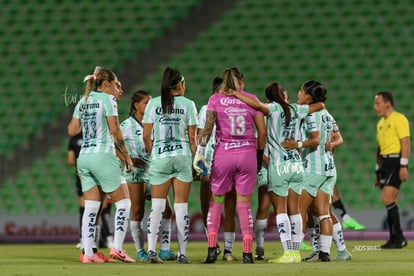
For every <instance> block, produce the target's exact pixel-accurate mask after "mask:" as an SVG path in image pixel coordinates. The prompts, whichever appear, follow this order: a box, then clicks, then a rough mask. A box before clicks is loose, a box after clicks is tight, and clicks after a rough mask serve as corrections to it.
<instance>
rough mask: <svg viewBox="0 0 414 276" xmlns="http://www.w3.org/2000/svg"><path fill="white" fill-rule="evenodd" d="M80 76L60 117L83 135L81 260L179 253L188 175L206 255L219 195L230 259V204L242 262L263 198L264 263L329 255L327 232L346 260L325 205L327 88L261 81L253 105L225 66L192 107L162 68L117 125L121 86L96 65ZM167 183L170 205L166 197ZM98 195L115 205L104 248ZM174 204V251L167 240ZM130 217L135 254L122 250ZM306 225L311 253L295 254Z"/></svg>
mask: <svg viewBox="0 0 414 276" xmlns="http://www.w3.org/2000/svg"><path fill="white" fill-rule="evenodd" d="M84 81H85V82H86V89H85V94H84V97H82V98H81V99H80V101H79V102H78V104H77V105H76V107H75V110H74V113H73V118H72V120H71V122H70V123H69V125H68V133H69V135H70V136H73V135H76V134H78V133H79V132H81V131H82V133H83V143H82V147H81V151H80V154H79V158H78V160H77V172H78V174H79V177H80V179H81V185H82V191H83V196H84V198H85V209H84V214H83V219H82V225H81V237H82V253H81V255H80V261H81V262H82V263H95V262H97V263H101V262H114V261H115V259H117V260H120V261H123V262H129V263H132V262H135V261H136V260H142V261H149V262H152V263H162V262H164V261H165V260H178V262H179V263H183V264H184V263H188V262H189V260H188V257H187V251H186V249H187V243H188V237H189V214H188V200H189V193H190V187H191V182H192V181H194V180H200V181H201V185H200V201H201V211H202V213H203V221H204V224H205V229H206V235H207V240H208V250H207V257H206V258H205V260H204V262H205V263H215V262H216V260H217V257H218V255H219V254H221V249H220V247H219V245H218V234H219V229H220V221H221V214H222V209H223V205H224V206H225V208H224V209H225V212H224V213H225V219H224V240H225V246H224V252H223V259H224V260H227V261H234V260H236V259H237V258H236V257H235V256H234V255H233V252H232V250H233V248H232V247H233V244H234V241H235V233H234V232H235V230H234V229H235V225H234V224H235V214H236V211H237V215H238V220H239V223H240V230H241V234H242V242H243V253H242V262H243V263H254V260H255V259H256V260H264V259H265V255H264V233H265V231H266V226H267V217H268V210H269V207H270V203H271V204H272V205H273V208H274V211H275V213H276V225H277V229H278V234H279V237H280V241H281V243H282V246H283V251H284V253H283V254H282V255H281V256H279V257H278V258H276V259H270V260H269V263H299V262H302V261H330V260H331V256H330V248H331V244H332V241H334V243H335V245H336V246H337V252H338V253H337V256H336V258H335V259H337V260H350V259H351V258H352V257H351V254H350V253H349V251H348V250H347V249H346V247H345V241H344V237H343V234H342V226H341V223H340V221H339V220H338V219H337V218H336V216H335V214H334V213H333V212H332V210H331V204H332V197H333V196H334V187H335V183H336V168H335V163H334V155H333V152H334V150H335V148H336V147H338V146H339V145H341V144H342V143H343V140H342V136H341V134H340V132H339V127H338V125H337V124H336V121H335V119H334V118H333V116H332V115H331V114H330V113H329V112H328V111H327V109H326V107H325V104H324V102H325V100H326V95H327V90H326V88H325V87H324V86H323V85H322V84H321V83H320V82H318V81H313V80H311V81H306V82H305V83H303V84H302V86H301V87H300V90H299V92H298V96H297V97H298V99H297V102H296V103H289V99H288V94H287V91H286V90H285V89H284V88H283V87H282V86H281V84H279V83H277V82H272V83H270V84H269V85H268V86H267V87H266V89H265V96H266V103H262V102H260V101H259V100H258V98H257V97H256V96H255V95H254V94H251V93H248V92H245V91H244V75H243V74H242V72H241V71H240V70H239V69H238V68H235V67H232V68H227V69H225V70H224V72H223V76H222V78H221V77H216V78H214V80H213V90H212V95H211V97H210V98H209V101H208V104H207V105H204V106H203V107H202V108H201V109H200V112H198V111H197V109H196V105H195V103H194V101H192V100H190V99H188V98H187V97H185V96H184V93H185V79H184V76H183V75H182V74H181V73H180V72H179V71H177V70H174V69H172V68H169V67H167V68H166V69H165V70H164V73H163V78H162V83H161V95H160V96H158V97H153V98H152V97H151V94H150V93H149V92H148V91H143V90H139V91H137V92H135V93H134V94H133V95H132V97H131V107H130V112H129V117H128V118H127V119H126V120H124V121H123V122H122V123H121V124H119V123H118V110H117V100H119V98H120V95H121V94H122V87H121V83H120V81H119V80H118V78H117V77H116V75H115V74H114V73H113V72H112V71H110V70H108V69H103V68H100V67H96V69H95V71H94V73H93V74H92V75H88V76H86V77H85V80H84ZM171 186H172V191H173V194H174V202H173V208H171V205H170V202H169V200H168V193H169V191H170V187H171ZM256 186H258V191H259V192H258V196H259V200H258V202H259V208H258V210H257V214H256V220H255V221H254V220H253V214H252V210H251V202H252V194H253V191H254V189H255V188H256ZM104 193H106V194H109V195H110V197H111V198H112V201H113V202H114V204H115V207H116V211H115V215H114V226H115V227H114V239H113V245H112V246H113V247H112V248H111V249H110V252H109V255H110V257H107V256H105V255H104V254H102V253H101V252H99V251H98V249H97V245H96V241H95V238H96V218H97V215H98V213H99V210H100V207H101V200H102V199H103V198H104V197H103V194H104ZM335 194H336V195H337V193H335ZM149 198H150V200H151V211H150V213H149V215H148V219H147V221H146V222H147V225H146V227H144V225H143V223H144V222H143V218H144V211H145V210H144V207H145V200H146V199H149ZM333 206H334V207H335V208H337V209H338V210H340V214H341V217H342V220H343V225H344V227H346V228H348V229H354V230H363V229H364V226H362V225H360V224H359V223H357V222H356V221H355V220H354V219H353V218H351V217H350V216H349V215H347V214H346V211H345V208H344V206H343V204H342V202H341V200H340V199H339V197H338V196H337V198H334V203H333ZM172 209H173V210H174V213H175V219H176V225H177V239H178V252H177V254H175V253H174V252H173V251H172V250H171V249H170V235H171V214H172ZM128 222H129V225H128ZM128 226H129V230H130V232H131V236H132V239H133V242H134V244H135V248H136V252H137V256H136V258H132V257H130V256H128V255H127V254H126V252H125V250H123V243H124V239H125V235H126V232H127V230H128ZM145 228H146V230H144V229H145ZM308 228H312V229H313V231H311V232H310V234H311V237H312V253H311V254H310V255H309V256H308V257H305V258H302V256H301V254H300V251H301V249H302V250H303V249H304V246H306V244H305V243H304V242H303V240H304V237H305V235H306V232H307V229H308ZM145 231H146V236H147V246H148V249H147V250H145V248H144V239H145ZM158 240H159V241H160V251H159V252H158V253H157V251H156V248H157V241H158ZM253 240H255V241H256V251H255V254H254V255H253V253H252V251H253V250H252V248H253Z"/></svg>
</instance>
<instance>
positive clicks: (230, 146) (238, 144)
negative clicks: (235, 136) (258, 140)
mask: <svg viewBox="0 0 414 276" xmlns="http://www.w3.org/2000/svg"><path fill="white" fill-rule="evenodd" d="M248 145H250V143H249V141H243V142H231V143H224V149H225V150H228V149H236V148H241V147H244V146H248Z"/></svg>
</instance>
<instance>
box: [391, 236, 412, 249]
mask: <svg viewBox="0 0 414 276" xmlns="http://www.w3.org/2000/svg"><path fill="white" fill-rule="evenodd" d="M407 244H408V243H407V240H406V239H405V238H400V239H396V240H394V242H393V243H392V244H391V246H390V248H394V249H400V248H403V247H406V246H407Z"/></svg>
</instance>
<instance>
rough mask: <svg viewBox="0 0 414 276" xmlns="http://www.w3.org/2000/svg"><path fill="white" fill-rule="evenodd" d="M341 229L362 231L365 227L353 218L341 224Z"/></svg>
mask: <svg viewBox="0 0 414 276" xmlns="http://www.w3.org/2000/svg"><path fill="white" fill-rule="evenodd" d="M342 228H343V229H348V230H355V231H362V230H364V229H365V226H364V225H362V224H360V223H358V222H357V221H356V220H355V219H354V218H350V219H348V220H344V221H343V222H342Z"/></svg>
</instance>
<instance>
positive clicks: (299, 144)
mask: <svg viewBox="0 0 414 276" xmlns="http://www.w3.org/2000/svg"><path fill="white" fill-rule="evenodd" d="M302 146H303V143H302V141H299V142H298V149H301V148H302Z"/></svg>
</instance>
